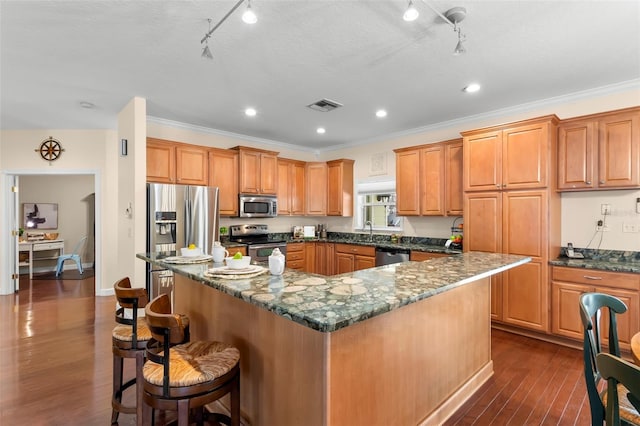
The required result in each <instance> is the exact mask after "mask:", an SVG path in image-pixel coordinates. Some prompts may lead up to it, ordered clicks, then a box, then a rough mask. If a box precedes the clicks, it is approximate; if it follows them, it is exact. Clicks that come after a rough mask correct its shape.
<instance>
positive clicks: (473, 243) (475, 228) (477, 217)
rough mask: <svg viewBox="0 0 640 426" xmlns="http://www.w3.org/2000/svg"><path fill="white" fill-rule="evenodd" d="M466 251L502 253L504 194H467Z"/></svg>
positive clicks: (465, 216)
mask: <svg viewBox="0 0 640 426" xmlns="http://www.w3.org/2000/svg"><path fill="white" fill-rule="evenodd" d="M464 251H484V252H490V253H501V252H502V194H501V193H500V192H495V191H494V192H478V193H475V192H473V193H467V194H465V204H464Z"/></svg>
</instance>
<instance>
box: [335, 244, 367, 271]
mask: <svg viewBox="0 0 640 426" xmlns="http://www.w3.org/2000/svg"><path fill="white" fill-rule="evenodd" d="M335 251H336V265H335V266H336V271H335V272H336V274H344V273H346V272H353V271H358V270H360V269H367V268H373V267H374V266H376V249H375V247H372V246H359V245H355V244H336V245H335Z"/></svg>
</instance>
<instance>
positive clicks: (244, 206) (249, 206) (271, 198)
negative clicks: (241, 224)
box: [239, 194, 278, 217]
mask: <svg viewBox="0 0 640 426" xmlns="http://www.w3.org/2000/svg"><path fill="white" fill-rule="evenodd" d="M239 204H240V214H239V216H240V217H276V216H277V215H278V198H277V197H276V196H275V195H253V194H240V203H239Z"/></svg>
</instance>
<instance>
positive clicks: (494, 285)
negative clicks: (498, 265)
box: [489, 273, 502, 321]
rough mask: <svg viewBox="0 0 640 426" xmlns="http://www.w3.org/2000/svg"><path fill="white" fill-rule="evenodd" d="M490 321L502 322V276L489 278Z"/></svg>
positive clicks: (497, 275)
mask: <svg viewBox="0 0 640 426" xmlns="http://www.w3.org/2000/svg"><path fill="white" fill-rule="evenodd" d="M489 306H490V308H491V320H492V321H502V274H501V273H500V274H495V275H492V276H491V301H490V305H489Z"/></svg>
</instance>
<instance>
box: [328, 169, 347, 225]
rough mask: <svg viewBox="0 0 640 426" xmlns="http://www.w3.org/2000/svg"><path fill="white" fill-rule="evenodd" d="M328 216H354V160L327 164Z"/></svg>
mask: <svg viewBox="0 0 640 426" xmlns="http://www.w3.org/2000/svg"><path fill="white" fill-rule="evenodd" d="M327 185H328V186H327V215H328V216H345V217H346V216H352V215H353V160H334V161H328V162H327Z"/></svg>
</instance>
